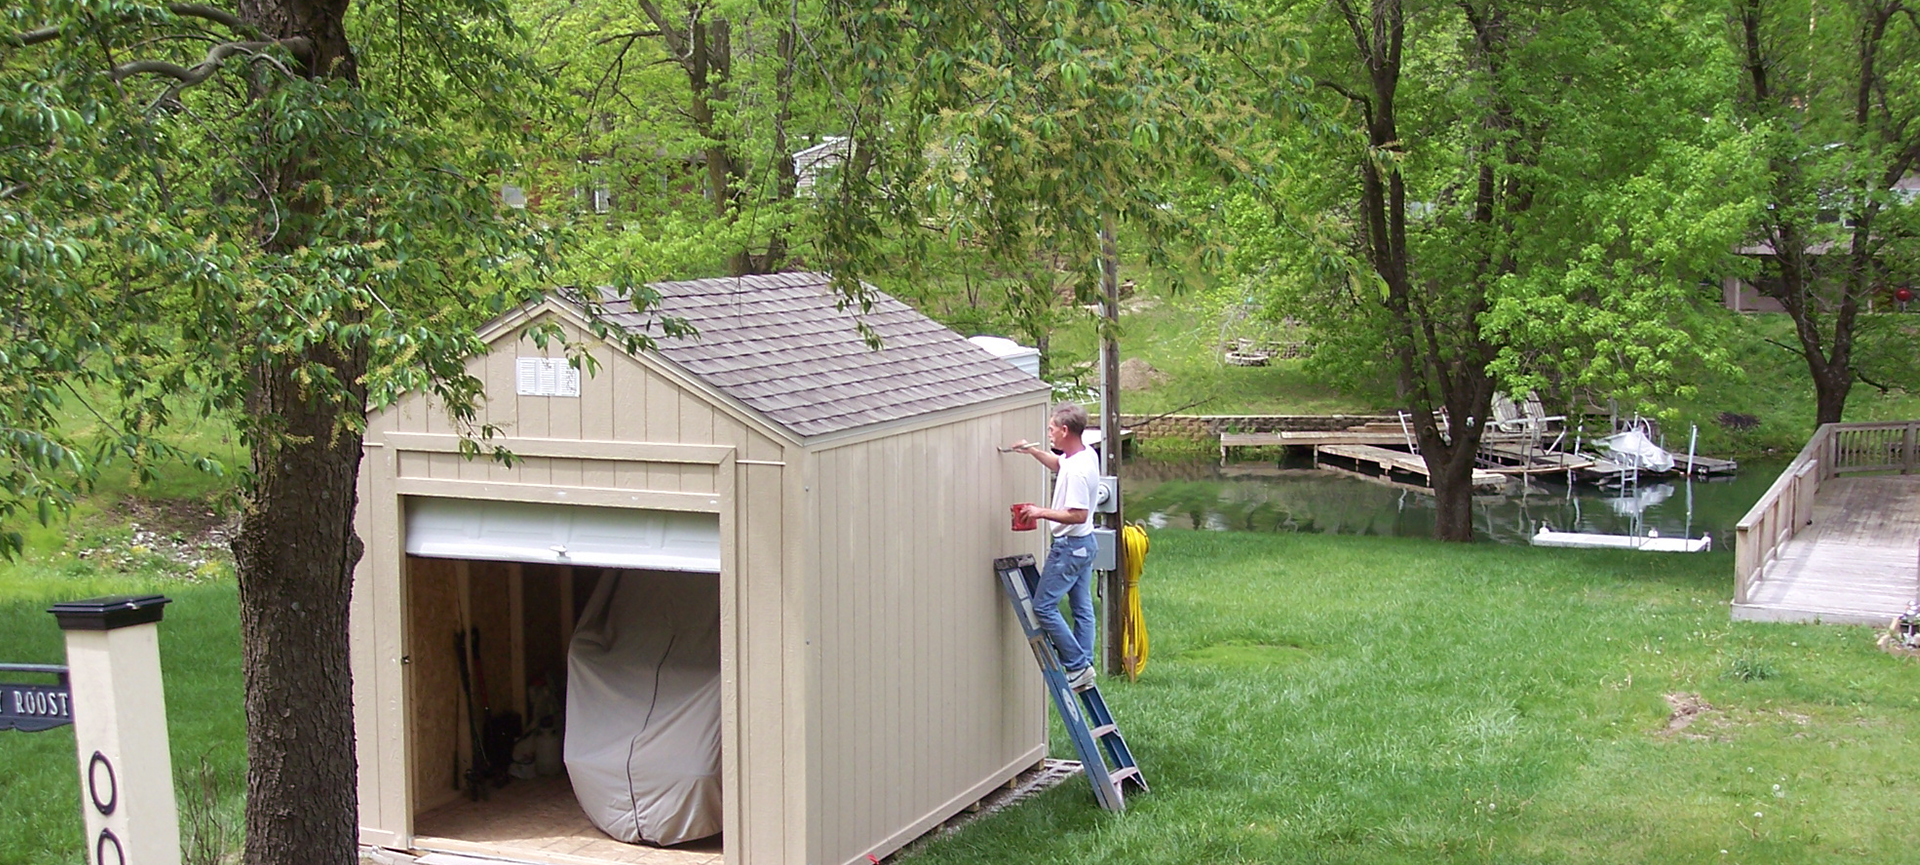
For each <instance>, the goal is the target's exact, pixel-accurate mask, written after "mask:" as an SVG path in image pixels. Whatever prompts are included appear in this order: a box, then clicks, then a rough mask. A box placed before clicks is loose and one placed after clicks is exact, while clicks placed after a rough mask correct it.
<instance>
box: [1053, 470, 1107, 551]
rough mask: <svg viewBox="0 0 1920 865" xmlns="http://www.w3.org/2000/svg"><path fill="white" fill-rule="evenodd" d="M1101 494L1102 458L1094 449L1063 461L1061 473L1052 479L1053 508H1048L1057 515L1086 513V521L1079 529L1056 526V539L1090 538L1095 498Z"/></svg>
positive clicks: (1076, 526) (1071, 525)
mask: <svg viewBox="0 0 1920 865" xmlns="http://www.w3.org/2000/svg"><path fill="white" fill-rule="evenodd" d="M1099 491H1100V457H1099V456H1098V455H1096V454H1095V453H1094V452H1093V448H1081V449H1080V452H1079V453H1077V454H1074V455H1073V456H1070V457H1063V458H1061V460H1060V472H1059V474H1058V475H1056V476H1055V477H1054V479H1053V504H1051V505H1049V507H1051V508H1053V509H1054V510H1057V511H1070V510H1073V509H1075V508H1080V509H1083V510H1085V511H1086V512H1087V521H1086V522H1084V523H1079V524H1077V525H1074V524H1068V523H1054V524H1053V536H1054V537H1056V538H1066V537H1072V538H1077V537H1082V536H1084V535H1088V534H1091V533H1092V532H1093V502H1094V496H1096V495H1098V494H1099Z"/></svg>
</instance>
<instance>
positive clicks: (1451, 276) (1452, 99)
mask: <svg viewBox="0 0 1920 865" xmlns="http://www.w3.org/2000/svg"><path fill="white" fill-rule="evenodd" d="M1273 14H1274V16H1275V17H1276V18H1277V19H1278V20H1279V22H1280V24H1282V25H1285V26H1295V27H1299V28H1302V29H1303V30H1304V31H1305V32H1307V33H1308V34H1310V35H1309V36H1308V37H1307V38H1308V40H1309V44H1310V45H1311V46H1312V50H1313V59H1312V60H1311V62H1310V63H1309V64H1308V73H1309V74H1310V75H1311V76H1312V77H1313V80H1314V83H1315V85H1316V87H1317V88H1318V91H1319V92H1320V93H1321V94H1322V96H1323V100H1324V101H1323V103H1322V104H1323V106H1324V110H1325V111H1326V112H1327V113H1328V114H1329V115H1332V116H1338V117H1340V118H1342V123H1341V124H1340V125H1342V126H1344V127H1346V128H1347V129H1350V130H1351V131H1350V132H1347V133H1345V134H1340V133H1339V130H1338V129H1335V130H1333V134H1329V132H1328V131H1327V130H1322V129H1313V130H1312V134H1310V135H1303V134H1300V133H1299V132H1298V131H1296V132H1293V133H1287V132H1284V131H1283V132H1282V133H1279V134H1281V135H1283V136H1284V137H1286V138H1287V140H1286V142H1285V143H1284V145H1283V147H1282V151H1283V152H1284V153H1287V154H1288V155H1289V157H1290V158H1291V159H1293V160H1296V162H1297V163H1298V164H1296V165H1295V166H1294V168H1293V169H1292V171H1290V172H1283V173H1281V174H1280V175H1279V180H1278V181H1277V182H1276V183H1275V184H1274V186H1273V187H1272V188H1270V189H1268V190H1243V191H1241V192H1240V193H1239V194H1238V195H1236V196H1234V198H1233V201H1232V202H1231V204H1230V206H1229V208H1228V209H1229V211H1232V212H1233V213H1234V215H1233V216H1232V217H1231V218H1232V219H1233V220H1234V222H1235V224H1236V225H1237V229H1236V230H1237V232H1238V233H1239V234H1240V235H1241V237H1242V243H1241V248H1240V249H1239V250H1238V251H1237V253H1236V254H1237V255H1238V257H1239V258H1240V260H1241V262H1242V265H1243V269H1244V270H1245V272H1247V273H1248V274H1249V277H1248V278H1249V279H1250V280H1251V281H1253V282H1254V283H1256V284H1257V285H1264V286H1266V287H1268V288H1271V289H1273V290H1274V294H1273V296H1274V298H1275V301H1276V303H1278V304H1280V305H1281V306H1282V307H1283V308H1284V309H1286V310H1287V311H1288V312H1289V313H1291V314H1294V315H1296V316H1299V317H1301V318H1303V319H1305V320H1307V321H1308V322H1309V323H1310V324H1312V325H1313V326H1314V327H1315V329H1316V331H1317V340H1318V346H1319V347H1318V349H1317V353H1316V357H1315V362H1316V363H1317V364H1318V365H1319V367H1320V368H1321V369H1323V370H1326V371H1328V372H1330V373H1332V374H1333V375H1335V376H1336V377H1337V378H1339V379H1341V380H1343V381H1345V382H1348V383H1350V384H1355V385H1364V384H1366V383H1368V382H1371V381H1380V380H1385V381H1388V382H1391V387H1392V390H1393V393H1394V396H1395V398H1396V400H1397V401H1398V402H1399V404H1400V405H1402V406H1403V407H1405V408H1406V409H1407V411H1408V417H1409V420H1410V422H1411V424H1412V429H1413V433H1414V436H1415V439H1416V442H1417V444H1418V447H1419V450H1420V453H1421V455H1422V457H1423V458H1424V459H1425V461H1426V464H1427V467H1428V470H1429V472H1430V476H1431V478H1432V481H1433V487H1434V491H1435V496H1436V499H1437V504H1438V517H1437V519H1436V522H1435V528H1434V531H1435V535H1436V537H1439V538H1441V539H1444V540H1454V541H1467V540H1471V539H1472V537H1473V531H1472V511H1471V507H1470V505H1471V492H1472V487H1471V472H1472V470H1473V468H1474V464H1475V459H1476V456H1477V454H1478V452H1479V450H1480V447H1481V442H1482V438H1483V434H1484V431H1485V423H1484V421H1485V420H1486V419H1487V418H1488V416H1489V414H1490V404H1491V400H1492V397H1493V394H1494V392H1495V390H1496V389H1497V388H1499V387H1501V386H1502V385H1504V386H1506V387H1509V388H1523V387H1540V388H1542V389H1545V388H1546V387H1547V386H1548V385H1553V386H1555V387H1556V388H1557V389H1559V390H1560V391H1561V392H1562V393H1565V392H1567V391H1569V390H1571V389H1572V388H1574V387H1576V386H1589V387H1596V388H1601V389H1604V390H1605V391H1607V392H1610V393H1617V394H1620V395H1622V396H1629V397H1642V396H1645V395H1648V394H1650V393H1653V392H1657V391H1659V390H1660V389H1662V388H1675V389H1678V388H1682V387H1684V385H1683V384H1682V383H1681V382H1679V381H1677V380H1676V379H1677V375H1676V373H1677V371H1678V367H1677V363H1678V362H1679V361H1680V360H1682V359H1684V358H1687V357H1690V356H1694V355H1697V354H1702V353H1705V354H1709V355H1710V354H1711V353H1712V351H1713V347H1712V345H1711V343H1710V341H1701V340H1694V339H1690V338H1689V337H1688V334H1689V333H1690V332H1692V331H1694V330H1695V329H1697V324H1696V323H1691V322H1689V317H1690V316H1691V314H1692V312H1693V310H1694V308H1695V306H1696V304H1697V303H1698V302H1699V301H1701V300H1703V299H1704V297H1703V295H1702V293H1701V292H1700V291H1699V290H1698V288H1697V286H1698V284H1699V280H1700V279H1701V278H1702V277H1704V276H1706V275H1707V274H1709V273H1710V272H1711V271H1712V267H1713V266H1714V265H1715V264H1716V263H1718V262H1719V260H1720V259H1722V258H1724V257H1725V255H1726V254H1727V252H1728V251H1729V249H1730V247H1731V242H1732V239H1733V238H1735V237H1737V236H1738V229H1739V225H1740V224H1741V222H1740V219H1739V216H1738V214H1739V213H1740V212H1741V208H1742V207H1743V206H1744V199H1742V198H1740V196H1739V195H1738V194H1737V190H1738V185H1737V184H1728V183H1726V182H1725V181H1726V180H1727V168H1728V166H1729V165H1733V164H1737V162H1738V160H1735V159H1730V158H1729V157H1727V156H1726V155H1725V154H1723V153H1721V152H1720V151H1719V150H1718V149H1716V148H1715V146H1714V144H1713V142H1712V139H1711V137H1710V135H1709V134H1708V133H1710V132H1711V131H1712V130H1713V128H1715V127H1714V126H1713V124H1712V123H1711V122H1709V123H1707V124H1703V123H1702V120H1701V118H1703V117H1706V118H1708V120H1709V121H1711V120H1712V117H1713V115H1714V113H1715V112H1716V110H1717V108H1718V106H1717V105H1716V101H1715V96H1714V94H1713V92H1712V91H1711V89H1710V88H1703V87H1702V86H1701V85H1700V81H1702V80H1704V81H1708V82H1710V81H1711V76H1694V75H1689V74H1688V73H1687V65H1688V64H1698V63H1712V62H1713V58H1712V56H1710V55H1709V56H1702V55H1701V54H1699V53H1698V52H1699V51H1700V49H1701V48H1702V46H1703V45H1705V46H1709V47H1710V46H1711V45H1712V44H1713V42H1712V39H1711V38H1710V37H1711V36H1712V35H1713V34H1712V32H1711V31H1706V32H1704V33H1703V32H1702V31H1701V28H1699V27H1697V26H1690V22H1689V20H1688V19H1687V18H1686V17H1685V16H1686V11H1685V10H1684V9H1678V10H1676V9H1669V8H1668V7H1666V6H1663V5H1661V4H1655V3H1642V2H1633V0H1614V2H1607V3H1597V4H1586V5H1582V6H1580V7H1577V8H1568V9H1545V8H1541V7H1539V6H1537V5H1534V4H1520V3H1509V2H1503V0H1459V2H1428V0H1373V2H1362V0H1324V2H1322V0H1310V2H1296V3H1279V4H1275V8H1274V9H1273ZM1302 165H1304V166H1310V167H1305V168H1302V167H1301V166H1302ZM1730 192H1731V193H1735V194H1728V193H1730Z"/></svg>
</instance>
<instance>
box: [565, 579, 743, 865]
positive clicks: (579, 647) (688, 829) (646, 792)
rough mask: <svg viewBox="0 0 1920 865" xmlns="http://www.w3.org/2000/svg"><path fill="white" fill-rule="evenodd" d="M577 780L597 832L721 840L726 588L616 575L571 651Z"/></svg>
mask: <svg viewBox="0 0 1920 865" xmlns="http://www.w3.org/2000/svg"><path fill="white" fill-rule="evenodd" d="M565 751H566V762H567V774H568V775H569V776H570V777H571V778H572V781H573V793H574V796H575V797H577V798H578V799H579V800H580V807H581V809H582V810H584V811H586V813H587V818H588V819H590V820H592V821H593V823H594V825H596V826H599V827H600V829H601V830H602V831H604V832H606V833H607V834H608V835H611V836H613V837H615V838H618V839H620V840H621V841H626V842H628V843H633V842H637V841H644V842H647V843H650V844H661V845H666V844H678V843H681V842H683V841H692V840H694V839H696V838H705V837H707V836H709V835H713V834H716V833H718V832H719V831H720V581H719V580H718V579H716V578H715V577H714V575H712V574H698V573H669V572H660V571H607V572H605V574H604V575H603V576H601V578H600V581H599V584H598V585H596V586H595V587H594V591H593V597H592V599H591V600H589V601H587V606H586V610H585V611H584V612H582V613H581V615H580V621H579V623H578V624H577V625H575V626H574V631H573V644H572V645H571V646H569V647H568V649H567V724H566V747H565Z"/></svg>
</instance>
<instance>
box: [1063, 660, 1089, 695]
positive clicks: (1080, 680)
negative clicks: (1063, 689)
mask: <svg viewBox="0 0 1920 865" xmlns="http://www.w3.org/2000/svg"><path fill="white" fill-rule="evenodd" d="M1094 675H1095V673H1094V671H1093V667H1092V665H1088V666H1085V667H1081V668H1080V669H1078V670H1068V671H1067V687H1069V688H1072V689H1074V690H1076V691H1084V690H1086V689H1088V688H1090V687H1092V686H1093V677H1094Z"/></svg>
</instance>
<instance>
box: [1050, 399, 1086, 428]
mask: <svg viewBox="0 0 1920 865" xmlns="http://www.w3.org/2000/svg"><path fill="white" fill-rule="evenodd" d="M1053 422H1054V423H1057V424H1059V425H1060V426H1061V427H1063V428H1065V429H1066V431H1067V432H1069V433H1072V434H1074V435H1079V434H1081V433H1083V432H1086V431H1087V410H1086V409H1083V408H1081V407H1080V406H1079V405H1078V404H1077V403H1070V402H1066V403H1061V404H1059V405H1057V406H1055V407H1054V409H1053Z"/></svg>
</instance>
